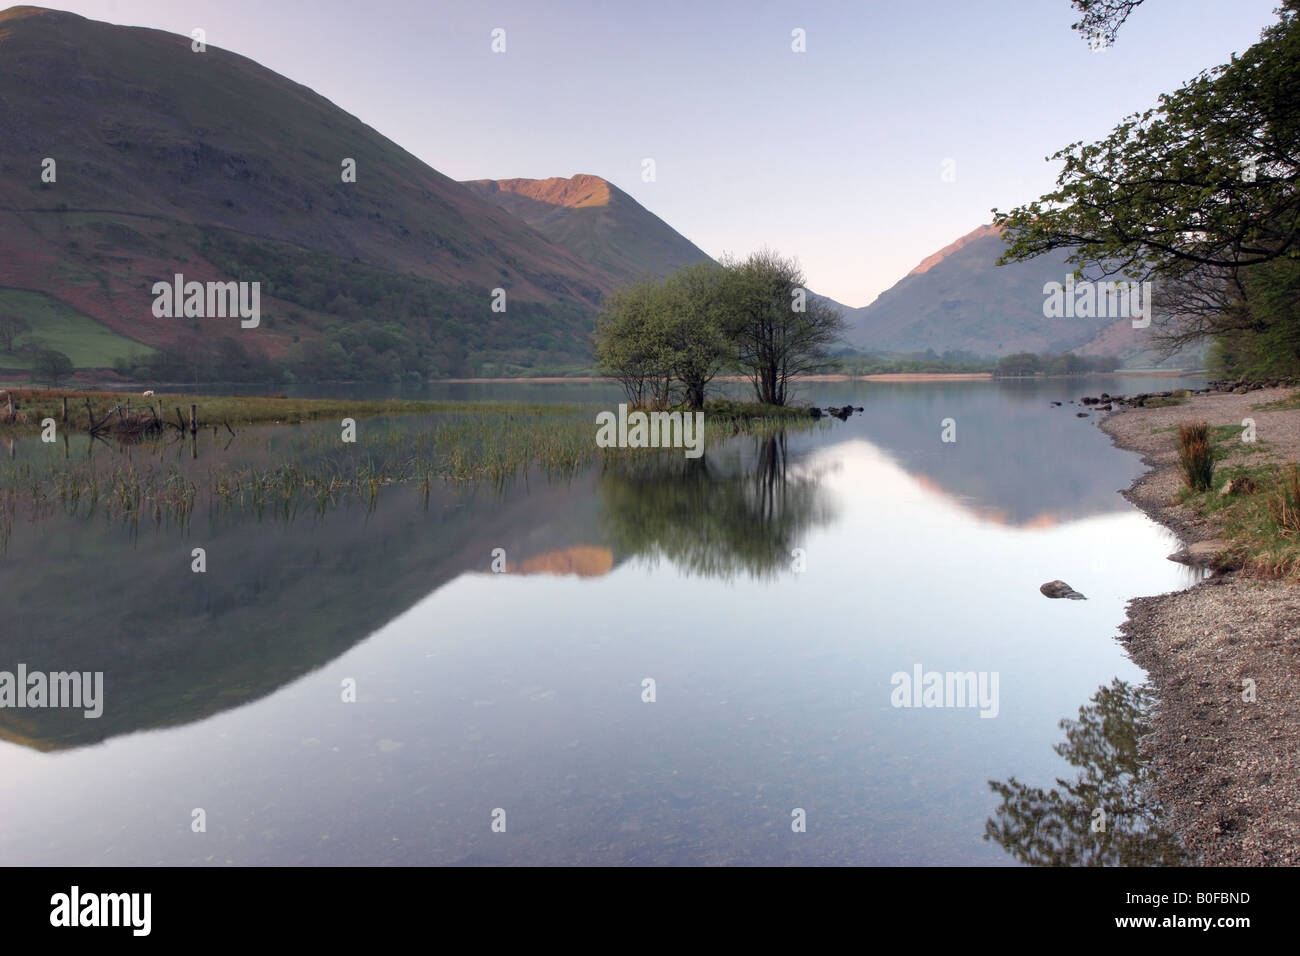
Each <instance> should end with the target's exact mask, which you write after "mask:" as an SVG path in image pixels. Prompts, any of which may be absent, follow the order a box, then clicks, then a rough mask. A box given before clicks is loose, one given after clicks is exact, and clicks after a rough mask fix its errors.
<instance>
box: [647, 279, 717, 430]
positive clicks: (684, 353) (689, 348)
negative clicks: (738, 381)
mask: <svg viewBox="0 0 1300 956" xmlns="http://www.w3.org/2000/svg"><path fill="white" fill-rule="evenodd" d="M663 293H664V294H663V298H662V300H661V308H662V311H661V313H660V314H659V316H658V322H659V330H660V334H661V335H662V345H663V348H664V349H665V357H666V360H667V362H668V365H669V368H670V370H671V373H672V375H673V377H674V378H676V379H677V381H678V382H680V383H681V385H682V389H683V391H684V395H683V398H684V400H685V402H686V404H687V405H688V406H689V407H691V408H703V407H704V392H705V388H706V387H707V386H708V384H709V382H711V381H713V378H714V376H715V375H717V374H718V372H719V371H721V370H722V367H723V365H724V364H725V363H726V362H727V359H728V357H729V355H730V351H731V350H730V347H729V343H728V340H727V336H726V330H725V324H726V315H727V301H726V295H727V274H726V271H725V270H724V269H721V268H719V267H718V266H717V265H715V264H714V263H712V262H702V263H697V264H695V265H689V266H685V267H684V268H682V269H679V270H678V271H677V272H675V273H673V275H671V276H670V277H669V278H668V280H667V282H666V283H665V285H664V290H663Z"/></svg>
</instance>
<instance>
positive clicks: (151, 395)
mask: <svg viewBox="0 0 1300 956" xmlns="http://www.w3.org/2000/svg"><path fill="white" fill-rule="evenodd" d="M140 394H141V395H143V396H144V397H145V398H153V389H152V388H151V389H149V391H147V392H141V393H140Z"/></svg>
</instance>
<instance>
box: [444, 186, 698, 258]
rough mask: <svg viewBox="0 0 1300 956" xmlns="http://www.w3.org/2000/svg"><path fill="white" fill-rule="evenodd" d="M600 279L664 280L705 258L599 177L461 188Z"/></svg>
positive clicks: (632, 200) (668, 227)
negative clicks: (584, 265) (592, 268)
mask: <svg viewBox="0 0 1300 956" xmlns="http://www.w3.org/2000/svg"><path fill="white" fill-rule="evenodd" d="M464 185H465V186H467V187H469V189H470V190H471V191H472V192H473V193H474V194H475V195H477V196H479V197H481V198H483V199H486V200H487V201H488V202H491V203H494V204H496V205H497V206H500V207H501V208H502V209H504V210H506V211H507V212H509V213H510V214H511V215H514V216H517V217H518V218H520V219H522V220H523V221H524V222H526V223H528V225H530V226H532V227H533V228H534V229H536V230H537V231H538V232H540V233H541V234H542V235H544V236H545V237H546V238H548V239H550V240H551V241H552V242H554V243H555V244H556V245H558V246H560V247H562V248H564V249H567V250H568V251H569V252H571V253H573V254H574V255H575V256H577V257H578V258H579V259H582V260H583V261H584V262H588V263H591V264H592V265H593V266H595V267H596V268H597V269H599V270H600V271H601V272H602V273H603V274H605V275H609V276H613V277H615V278H617V279H619V280H623V281H626V280H631V279H637V278H640V277H641V276H644V275H646V274H649V275H652V276H654V277H655V278H658V279H662V278H664V277H665V276H667V275H669V274H670V273H672V272H674V271H676V270H677V269H679V268H680V267H682V266H684V265H690V264H692V263H696V262H708V261H710V260H709V256H708V255H707V254H706V253H705V252H704V251H703V250H702V249H700V247H699V246H697V245H695V244H694V243H693V242H691V241H690V240H689V239H687V238H686V237H685V236H683V235H681V234H680V233H678V232H677V231H676V230H674V229H673V228H672V227H671V226H669V225H668V224H667V223H666V222H664V221H663V220H662V219H660V218H659V217H658V216H656V215H655V214H654V213H652V212H650V211H649V210H648V209H646V208H645V207H644V206H642V205H641V204H640V203H639V202H637V201H636V200H635V199H633V198H632V197H631V196H629V195H628V194H627V193H625V192H623V190H621V189H619V188H618V187H617V186H615V185H613V184H612V183H610V182H609V181H607V180H604V179H601V178H600V177H599V176H592V175H588V174H586V173H579V174H578V175H576V176H572V177H570V178H569V179H562V178H560V177H554V178H551V179H499V180H492V179H475V180H472V181H470V182H467V183H465V184H464Z"/></svg>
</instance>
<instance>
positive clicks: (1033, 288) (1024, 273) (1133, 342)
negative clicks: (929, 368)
mask: <svg viewBox="0 0 1300 956" xmlns="http://www.w3.org/2000/svg"><path fill="white" fill-rule="evenodd" d="M1002 250H1003V242H1002V236H1001V233H1000V232H999V231H998V230H997V229H996V228H995V227H993V226H991V225H985V226H980V227H979V228H978V229H975V230H973V231H971V232H970V233H968V234H966V235H965V236H962V237H961V238H960V239H958V240H956V241H955V242H953V243H951V244H950V245H948V246H945V247H944V248H943V249H940V250H939V251H938V252H936V253H934V254H933V255H930V256H927V257H926V258H925V259H923V260H922V261H921V262H920V263H919V264H918V265H917V266H916V268H914V269H913V270H912V271H911V272H909V273H908V274H907V275H906V276H904V277H903V278H902V279H901V280H899V281H898V282H897V283H895V284H894V285H893V286H892V287H891V288H890V289H888V290H886V291H885V292H882V293H881V294H880V296H879V298H877V299H876V301H875V302H873V303H871V304H870V305H868V306H866V307H864V308H860V309H849V310H846V313H845V318H846V320H847V321H848V323H849V327H850V329H849V332H848V334H847V336H846V337H847V339H848V341H849V342H850V344H852V345H855V346H857V347H858V348H862V349H865V350H867V351H874V352H923V351H925V350H926V349H934V350H935V351H936V352H944V351H948V350H960V351H968V352H974V353H976V354H979V355H1009V354H1011V353H1013V352H1039V353H1042V352H1064V351H1077V352H1080V353H1084V354H1091V353H1101V352H1106V353H1109V354H1123V353H1125V352H1130V351H1133V350H1134V349H1135V348H1136V347H1137V346H1138V343H1139V341H1140V340H1139V338H1138V335H1139V333H1137V332H1136V331H1135V330H1134V329H1133V327H1132V322H1131V320H1129V319H1118V320H1117V319H1108V318H1103V319H1084V318H1057V319H1049V318H1045V317H1044V315H1043V299H1044V296H1043V285H1044V284H1045V283H1047V282H1064V281H1065V277H1066V275H1068V274H1069V273H1070V272H1072V271H1073V268H1074V267H1073V266H1070V265H1068V264H1067V263H1066V261H1065V257H1066V253H1064V252H1060V253H1057V254H1049V255H1044V256H1040V257H1039V258H1037V259H1034V260H1031V261H1029V262H1014V263H1011V264H1009V265H1005V266H998V265H995V263H996V262H997V259H998V257H999V256H1000V255H1001V254H1002Z"/></svg>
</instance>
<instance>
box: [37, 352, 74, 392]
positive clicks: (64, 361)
mask: <svg viewBox="0 0 1300 956" xmlns="http://www.w3.org/2000/svg"><path fill="white" fill-rule="evenodd" d="M72 369H73V365H72V359H70V358H68V357H67V356H66V355H64V354H63V353H62V352H58V351H55V350H54V349H49V348H42V349H40V350H38V351H37V352H36V357H35V360H34V361H33V362H32V376H33V377H34V378H36V379H37V380H39V381H42V382H46V383H48V384H50V385H58V384H59V382H61V381H63V380H64V379H65V378H67V377H68V376H69V375H71V374H72Z"/></svg>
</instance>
